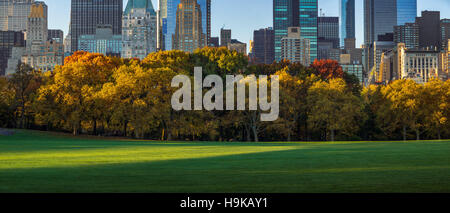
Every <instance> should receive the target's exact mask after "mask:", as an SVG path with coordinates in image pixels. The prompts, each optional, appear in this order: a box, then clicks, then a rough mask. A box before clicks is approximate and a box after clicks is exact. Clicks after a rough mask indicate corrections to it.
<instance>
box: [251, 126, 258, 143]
mask: <svg viewBox="0 0 450 213" xmlns="http://www.w3.org/2000/svg"><path fill="white" fill-rule="evenodd" d="M252 130H253V136H254V137H255V142H259V139H258V130H257V129H256V126H255V125H253V126H252Z"/></svg>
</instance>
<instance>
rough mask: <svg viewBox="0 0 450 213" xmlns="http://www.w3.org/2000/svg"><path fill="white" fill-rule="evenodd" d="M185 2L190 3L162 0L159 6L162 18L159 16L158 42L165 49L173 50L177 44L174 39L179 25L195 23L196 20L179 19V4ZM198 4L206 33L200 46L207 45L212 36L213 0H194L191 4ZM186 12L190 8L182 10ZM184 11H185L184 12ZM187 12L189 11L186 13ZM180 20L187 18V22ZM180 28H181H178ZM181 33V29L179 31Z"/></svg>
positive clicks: (203, 32)
mask: <svg viewBox="0 0 450 213" xmlns="http://www.w3.org/2000/svg"><path fill="white" fill-rule="evenodd" d="M182 2H184V3H188V2H187V1H181V0H160V1H159V8H160V12H159V13H160V15H159V16H160V18H159V22H160V23H159V24H158V25H159V28H160V30H159V31H160V36H159V38H158V40H159V41H158V43H160V44H161V45H160V46H161V49H163V50H172V49H174V46H175V45H178V44H179V43H178V44H174V41H173V39H174V38H175V33H176V31H177V27H180V26H181V25H184V26H187V24H192V25H195V23H193V22H194V20H192V21H189V20H188V19H179V17H178V16H177V14H178V11H179V5H180V4H182ZM194 3H196V4H198V6H199V9H200V12H201V19H200V20H201V24H200V25H201V30H202V34H204V35H205V40H204V42H203V43H202V44H201V45H200V46H199V48H202V47H205V46H207V45H208V44H209V40H210V37H211V0H193V1H192V3H189V4H192V5H193V4H194ZM180 11H184V12H188V10H184V9H182V10H180ZM184 12H183V13H184ZM186 14H187V13H186ZM178 20H185V21H187V22H186V23H178ZM178 29H180V28H178ZM178 33H180V31H178ZM199 34H200V33H199Z"/></svg>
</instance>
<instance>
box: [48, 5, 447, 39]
mask: <svg viewBox="0 0 450 213" xmlns="http://www.w3.org/2000/svg"><path fill="white" fill-rule="evenodd" d="M43 1H44V2H45V3H46V4H47V5H48V8H49V9H48V11H49V21H48V22H49V23H48V25H49V29H61V30H63V31H64V35H67V32H68V29H69V23H70V0H63V1H61V0H43ZM232 1H236V0H213V1H212V6H211V16H212V17H211V19H212V20H211V22H212V23H211V25H212V26H211V34H212V35H211V36H213V37H218V36H219V34H220V28H222V26H225V28H228V29H232V31H233V32H232V36H233V38H234V39H238V40H240V41H242V42H245V43H248V42H249V41H250V40H253V31H254V30H258V29H260V28H266V27H273V26H272V25H273V14H272V4H273V0H245V1H239V3H240V4H232V3H230V2H232ZM446 1H447V0H433V1H425V0H418V2H417V8H418V9H417V15H418V16H420V13H421V11H423V10H436V11H440V12H441V18H450V4H449V3H447V2H446ZM127 2H128V0H124V5H126V3H127ZM152 2H153V6H154V8H155V9H157V8H158V3H157V0H152ZM237 5H241V6H240V7H237ZM319 8H321V9H322V13H325V15H326V16H339V0H319ZM355 10H356V44H357V46H360V45H361V44H362V43H363V42H364V27H363V22H364V19H363V12H364V10H363V0H356V8H355ZM230 11H234V13H235V14H236V15H233V16H231V18H230ZM261 11H269V12H268V13H263V12H261ZM319 12H320V11H319ZM243 20H244V21H245V22H244V23H245V24H243Z"/></svg>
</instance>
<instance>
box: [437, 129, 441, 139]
mask: <svg viewBox="0 0 450 213" xmlns="http://www.w3.org/2000/svg"><path fill="white" fill-rule="evenodd" d="M437 131H438V140H441V129H439V127H438V130H437Z"/></svg>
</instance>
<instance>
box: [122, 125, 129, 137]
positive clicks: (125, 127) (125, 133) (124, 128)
mask: <svg viewBox="0 0 450 213" xmlns="http://www.w3.org/2000/svg"><path fill="white" fill-rule="evenodd" d="M127 127H128V121H125V123H124V125H123V136H124V137H127Z"/></svg>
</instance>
